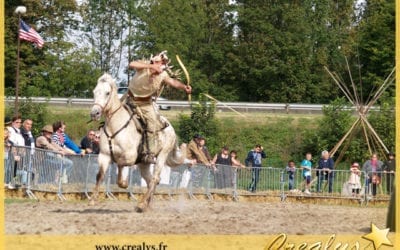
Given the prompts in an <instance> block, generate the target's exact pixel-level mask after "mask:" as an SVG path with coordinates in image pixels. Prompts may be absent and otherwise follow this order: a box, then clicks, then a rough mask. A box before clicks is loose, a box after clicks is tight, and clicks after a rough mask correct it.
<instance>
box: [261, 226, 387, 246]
mask: <svg viewBox="0 0 400 250" xmlns="http://www.w3.org/2000/svg"><path fill="white" fill-rule="evenodd" d="M388 233H389V228H387V229H379V228H378V227H376V226H375V225H374V224H371V233H369V234H366V235H364V236H362V238H363V239H365V240H367V243H364V244H365V245H362V244H361V243H360V242H359V241H353V242H352V243H347V242H339V241H337V240H336V235H335V234H333V235H331V236H330V237H328V238H327V239H325V240H323V241H316V242H312V243H306V242H300V243H293V242H291V241H290V239H288V237H287V235H286V234H283V233H282V234H279V235H278V236H276V237H275V238H273V240H272V241H271V242H270V243H268V245H267V246H265V248H264V250H278V249H279V250H281V249H285V250H295V249H296V250H297V249H302V250H306V249H307V250H311V249H313V250H320V249H324V250H327V249H341V250H347V249H349V250H358V249H374V250H378V249H379V248H380V247H381V246H384V245H385V246H389V247H393V244H392V243H391V242H390V240H389V239H388Z"/></svg>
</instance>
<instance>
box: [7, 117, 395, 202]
mask: <svg viewBox="0 0 400 250" xmlns="http://www.w3.org/2000/svg"><path fill="white" fill-rule="evenodd" d="M33 123H34V121H33V120H32V119H30V118H26V119H25V120H22V118H21V116H20V115H16V116H14V117H12V119H11V120H8V119H6V121H5V128H4V150H5V152H4V160H5V163H6V164H5V166H7V167H6V169H5V184H6V186H7V187H8V188H9V189H13V188H15V186H14V184H13V180H14V179H15V178H16V176H17V172H18V165H21V162H22V161H24V152H22V150H21V147H25V148H28V149H29V148H31V149H33V148H41V149H45V150H48V151H52V152H53V154H47V155H46V156H47V157H48V161H49V162H52V163H58V164H62V166H63V167H62V171H61V172H59V173H57V175H56V176H55V180H54V181H58V180H59V178H62V181H63V182H64V183H65V182H68V175H69V174H70V173H71V171H72V169H73V161H71V160H70V159H69V158H68V157H64V156H68V155H81V156H83V155H85V154H98V153H99V150H100V149H99V138H100V131H96V130H93V129H89V130H88V131H87V134H86V135H85V136H84V137H83V138H82V139H81V141H80V144H79V146H78V145H77V144H76V143H75V142H74V141H73V140H71V138H70V137H69V136H68V134H67V133H66V127H67V126H66V124H65V122H63V121H56V122H54V123H53V124H51V125H50V124H48V125H45V126H44V127H43V128H42V129H41V131H40V132H41V133H40V135H38V137H37V138H35V136H34V135H33V134H32V126H33ZM14 146H20V147H14ZM266 157H267V155H266V153H265V151H264V148H263V147H262V146H261V145H260V144H256V145H255V146H254V148H253V149H251V150H249V152H248V153H247V156H246V158H245V160H244V164H242V163H241V162H240V161H239V159H238V158H237V152H236V151H235V150H231V151H230V150H229V147H228V146H226V145H224V146H222V147H221V150H220V152H218V153H216V154H215V155H214V157H211V154H210V152H209V151H208V148H207V146H206V139H205V138H204V137H203V136H202V135H200V134H195V135H194V136H193V139H192V140H191V141H190V142H189V145H188V147H187V158H188V159H189V160H190V162H191V164H190V165H189V170H190V172H191V174H192V178H193V179H195V178H196V177H197V176H195V175H196V174H198V173H199V172H196V171H195V168H196V166H198V165H203V166H205V167H206V168H209V169H211V170H212V171H211V172H212V173H213V178H214V188H217V189H222V188H227V187H231V186H232V184H233V183H234V182H235V178H234V177H235V176H236V175H234V174H235V173H236V172H237V169H239V168H243V169H248V170H249V171H251V179H250V180H249V185H248V188H247V189H248V191H249V192H256V190H257V185H258V182H259V179H260V172H261V170H262V166H263V163H262V161H263V159H265V158H266ZM11 161H13V162H11ZM313 164H314V161H313V159H312V154H311V153H306V154H305V158H304V159H303V160H302V161H301V162H300V167H299V168H298V167H296V163H295V161H294V160H289V161H288V163H287V166H286V168H285V173H286V178H287V179H286V180H287V185H288V189H289V191H295V190H296V191H298V190H297V189H296V183H295V176H296V172H297V171H301V176H302V178H303V182H301V183H300V184H299V185H298V187H299V188H300V191H302V192H303V193H304V194H306V195H310V194H311V192H312V191H311V186H312V185H313V184H315V183H316V185H315V186H316V188H315V189H314V191H315V192H317V193H320V192H323V191H324V190H325V189H326V186H327V192H328V193H332V192H333V189H334V187H333V185H334V179H335V162H334V160H333V159H332V158H331V157H330V154H329V152H328V151H326V150H324V151H322V153H321V157H320V158H319V159H318V160H317V161H316V162H315V166H313ZM362 172H365V173H366V178H365V183H361V173H362ZM313 175H315V176H313ZM394 176H395V154H394V153H392V152H390V153H389V154H388V158H387V160H386V161H385V162H382V161H380V160H379V159H378V155H377V154H376V153H374V154H372V155H371V158H370V159H369V160H367V161H366V162H365V163H364V164H363V165H362V167H361V166H360V164H359V163H358V162H353V163H352V164H351V166H350V169H349V178H348V181H347V184H348V185H349V188H350V190H351V195H352V196H354V197H359V195H360V192H361V189H362V186H363V185H365V192H368V193H371V194H372V196H376V194H377V187H378V186H379V185H380V184H381V183H382V178H385V180H386V181H385V183H386V186H385V189H386V192H387V193H388V194H390V193H391V192H392V190H393V184H394ZM314 191H313V192H314Z"/></svg>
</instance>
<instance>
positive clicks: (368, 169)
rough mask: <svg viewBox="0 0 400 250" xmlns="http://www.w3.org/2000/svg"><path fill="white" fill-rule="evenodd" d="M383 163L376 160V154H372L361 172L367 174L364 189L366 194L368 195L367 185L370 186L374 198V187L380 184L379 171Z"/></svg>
mask: <svg viewBox="0 0 400 250" xmlns="http://www.w3.org/2000/svg"><path fill="white" fill-rule="evenodd" d="M382 167H383V162H382V161H380V160H378V154H376V153H373V154H372V156H371V159H370V160H367V161H366V162H365V163H364V165H363V168H362V171H363V172H365V173H366V174H367V178H366V183H365V187H366V189H367V194H368V193H369V190H370V189H369V185H370V184H371V186H372V196H376V186H377V185H379V184H381V171H382Z"/></svg>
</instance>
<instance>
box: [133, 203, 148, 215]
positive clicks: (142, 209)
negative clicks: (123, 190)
mask: <svg viewBox="0 0 400 250" xmlns="http://www.w3.org/2000/svg"><path fill="white" fill-rule="evenodd" d="M135 211H136V212H137V213H143V212H145V211H146V205H144V204H143V203H140V204H139V205H137V206H136V207H135Z"/></svg>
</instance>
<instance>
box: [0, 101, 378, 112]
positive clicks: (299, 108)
mask: <svg viewBox="0 0 400 250" xmlns="http://www.w3.org/2000/svg"><path fill="white" fill-rule="evenodd" d="M20 99H21V100H23V101H26V100H28V99H27V98H25V97H20ZM29 100H30V101H32V102H33V103H48V104H49V105H57V106H66V107H87V108H89V107H91V106H92V105H93V103H94V101H93V99H90V98H87V99H86V98H46V97H31V98H29ZM14 101H15V98H14V97H6V98H5V103H6V104H8V105H12V104H13V103H14ZM157 103H158V104H159V105H160V106H161V105H162V106H166V107H171V109H172V110H186V109H190V107H191V105H196V104H198V102H195V101H193V102H191V103H189V102H187V101H170V100H157ZM323 107H324V104H296V103H290V104H289V103H249V102H218V103H216V109H217V110H218V111H231V110H230V108H233V109H235V110H237V111H240V112H260V111H268V112H278V113H287V114H289V113H306V114H314V113H316V114H319V113H322V108H323ZM346 109H348V110H353V111H355V110H356V108H355V107H347V108H346ZM372 110H378V108H375V107H372Z"/></svg>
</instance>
